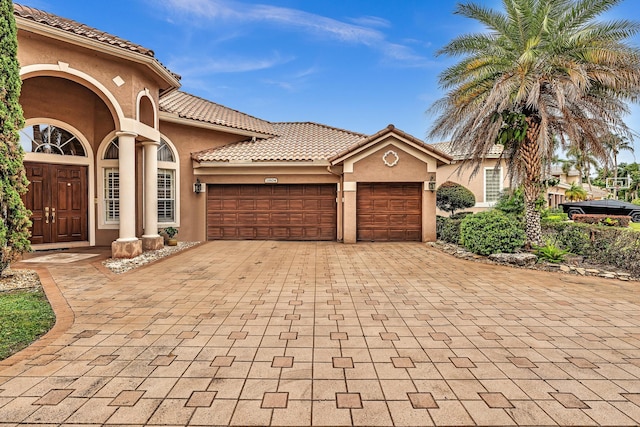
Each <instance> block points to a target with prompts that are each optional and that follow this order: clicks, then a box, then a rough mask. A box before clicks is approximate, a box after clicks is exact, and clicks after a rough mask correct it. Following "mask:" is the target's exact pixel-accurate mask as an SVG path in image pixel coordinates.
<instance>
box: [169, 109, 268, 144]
mask: <svg viewBox="0 0 640 427" xmlns="http://www.w3.org/2000/svg"><path fill="white" fill-rule="evenodd" d="M158 117H159V119H160V121H161V122H162V121H164V122H168V123H176V124H179V125H184V126H192V127H199V128H202V129H208V130H216V131H219V132H225V133H232V134H234V135H242V136H248V137H254V136H255V137H256V138H271V137H273V136H275V135H271V134H268V133H263V132H257V131H252V130H248V129H240V128H235V127H231V126H225V125H220V124H215V123H209V122H203V121H201V120H196V119H189V118H187V117H181V116H179V115H178V114H175V113H169V112H166V111H160V114H159V115H158Z"/></svg>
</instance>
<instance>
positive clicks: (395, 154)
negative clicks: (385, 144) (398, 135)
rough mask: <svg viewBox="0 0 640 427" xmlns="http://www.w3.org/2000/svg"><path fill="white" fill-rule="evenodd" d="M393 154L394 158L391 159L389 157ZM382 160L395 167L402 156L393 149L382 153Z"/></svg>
mask: <svg viewBox="0 0 640 427" xmlns="http://www.w3.org/2000/svg"><path fill="white" fill-rule="evenodd" d="M392 156H393V160H391V161H390V159H389V157H392ZM382 161H383V162H384V164H385V165H386V166H388V167H390V168H392V167H394V166H395V165H397V164H398V162H399V161H400V156H398V153H396V152H395V151H393V150H389V151H387V152H386V153H384V154H383V155H382Z"/></svg>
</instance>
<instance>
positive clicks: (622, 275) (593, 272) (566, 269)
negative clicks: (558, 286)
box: [428, 240, 640, 281]
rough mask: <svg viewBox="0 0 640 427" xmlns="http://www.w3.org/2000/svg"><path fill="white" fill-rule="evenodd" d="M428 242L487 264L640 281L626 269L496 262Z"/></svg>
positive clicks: (453, 253)
mask: <svg viewBox="0 0 640 427" xmlns="http://www.w3.org/2000/svg"><path fill="white" fill-rule="evenodd" d="M428 244H429V245H430V246H432V247H434V248H436V249H439V250H441V251H443V252H445V253H447V254H449V255H453V256H455V257H456V258H460V259H466V260H469V261H475V262H482V263H485V264H495V265H508V266H512V267H515V268H527V269H529V270H538V271H550V272H559V273H565V274H575V275H580V276H594V277H602V278H603V279H618V280H623V281H640V277H634V276H633V275H632V274H630V273H627V272H624V271H611V270H604V269H600V268H585V267H577V266H575V265H570V264H552V263H543V264H532V265H524V264H515V263H507V262H496V261H494V260H491V259H490V258H489V257H486V256H482V255H477V254H474V253H472V252H469V251H467V250H465V249H464V248H462V247H460V246H458V245H454V244H452V243H447V242H443V241H440V240H438V241H437V242H429V243H428Z"/></svg>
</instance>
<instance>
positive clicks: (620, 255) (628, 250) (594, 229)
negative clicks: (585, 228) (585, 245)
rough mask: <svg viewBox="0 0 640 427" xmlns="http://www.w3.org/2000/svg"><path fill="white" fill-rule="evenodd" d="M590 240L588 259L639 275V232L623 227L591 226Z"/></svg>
mask: <svg viewBox="0 0 640 427" xmlns="http://www.w3.org/2000/svg"><path fill="white" fill-rule="evenodd" d="M591 241H592V245H591V248H590V249H591V250H590V251H589V255H588V258H589V260H591V261H593V262H596V263H601V264H607V265H612V266H615V267H618V268H622V269H626V270H628V271H629V272H631V273H633V274H634V275H637V276H640V233H636V232H634V231H632V230H627V229H624V228H609V227H598V226H591Z"/></svg>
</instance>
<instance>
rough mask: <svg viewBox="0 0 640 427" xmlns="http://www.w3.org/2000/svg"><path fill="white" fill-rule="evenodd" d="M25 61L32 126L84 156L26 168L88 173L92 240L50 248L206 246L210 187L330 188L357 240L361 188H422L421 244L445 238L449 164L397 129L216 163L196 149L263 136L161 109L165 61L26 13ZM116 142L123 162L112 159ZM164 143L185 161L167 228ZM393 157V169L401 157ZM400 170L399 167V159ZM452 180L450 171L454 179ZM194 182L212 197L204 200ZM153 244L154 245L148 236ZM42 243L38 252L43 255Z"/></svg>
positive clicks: (347, 230) (128, 250)
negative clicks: (161, 208) (110, 180)
mask: <svg viewBox="0 0 640 427" xmlns="http://www.w3.org/2000/svg"><path fill="white" fill-rule="evenodd" d="M17 22H18V27H19V32H18V56H19V62H20V65H21V77H22V80H23V89H22V95H21V98H20V101H21V104H22V106H23V110H24V114H25V118H26V124H27V126H30V125H34V124H41V123H42V124H51V125H55V126H59V127H61V128H63V129H65V130H66V131H69V132H70V133H71V134H72V135H74V136H76V137H77V138H78V139H79V140H80V141H81V142H82V144H83V147H84V148H85V151H86V156H60V155H51V154H41V153H31V152H28V153H26V156H25V161H26V162H34V163H41V164H61V165H64V164H79V165H85V166H86V167H87V171H88V172H87V175H88V176H87V184H88V192H87V194H86V195H83V197H84V196H86V197H87V198H88V208H87V212H86V215H87V218H88V225H89V232H88V234H87V236H86V239H83V240H81V241H75V242H72V243H68V242H67V243H64V242H63V243H52V244H45V245H41V246H40V247H43V248H44V247H68V246H81V245H88V246H93V245H99V246H103V245H112V247H113V251H114V256H134V255H136V254H137V253H139V252H140V251H141V250H142V246H143V245H142V240H145V242H146V243H145V247H149V248H153V245H155V244H156V243H157V239H159V236H158V233H157V228H158V227H163V226H167V225H171V226H174V227H178V228H179V230H180V232H179V238H180V239H181V240H185V241H203V240H206V239H207V223H206V222H207V193H206V189H207V188H208V187H207V186H212V185H213V186H214V185H216V184H264V183H265V182H271V183H273V182H277V183H278V184H282V185H286V184H332V185H335V188H336V194H337V199H336V209H337V224H336V228H337V239H338V240H341V241H344V242H345V243H355V242H356V232H357V227H358V224H357V223H356V222H357V221H356V191H357V185H358V183H364V182H370V183H371V182H375V183H378V182H401V183H419V184H420V185H421V188H422V190H423V191H422V193H423V194H422V199H421V200H422V239H421V240H422V241H430V240H435V192H434V191H433V185H430V184H429V182H430V181H437V182H440V181H442V180H443V179H441V178H440V175H442V174H441V173H440V171H439V170H438V173H436V171H437V169H438V167H439V166H442V165H445V164H447V163H448V162H449V161H450V160H451V159H450V157H448V156H447V155H446V154H443V153H440V152H438V151H437V150H433V149H431V148H429V146H427V145H425V144H424V143H423V142H422V141H419V140H417V139H416V138H414V137H411V136H410V135H407V134H405V133H403V132H402V131H399V130H397V129H395V128H393V126H389V127H387V128H385V129H383V130H382V131H381V132H379V133H377V134H376V135H374V136H372V137H371V138H368V139H367V138H365V139H364V141H363V142H362V144H357V145H356V146H354V147H352V149H349V150H347V151H345V152H343V153H341V154H340V155H337V156H335V157H334V158H332V159H326V160H313V161H304V162H302V161H267V162H257V163H256V162H206V161H196V160H194V158H193V153H197V152H202V151H203V150H209V149H215V148H217V147H223V146H226V145H228V144H234V143H239V142H241V141H246V140H247V139H248V138H252V137H255V136H256V135H258V136H260V135H261V134H260V132H256V131H251V130H246V129H245V130H243V129H239V128H237V127H231V126H227V127H225V126H224V125H219V124H216V125H213V124H209V123H203V122H201V121H197V120H190V119H185V118H184V117H180V116H179V115H176V114H168V113H165V112H162V111H160V108H159V105H160V99H161V96H162V94H163V93H166V92H167V91H171V90H175V89H177V88H178V87H179V85H180V83H179V80H178V78H177V77H176V76H175V75H173V74H172V73H171V72H169V71H168V70H166V69H165V68H164V67H163V66H162V64H160V63H159V62H158V61H157V60H155V58H153V57H152V56H148V55H143V54H139V53H135V52H129V51H127V50H126V49H122V48H118V47H117V46H111V45H109V44H106V43H101V42H99V41H96V40H91V39H88V38H84V37H82V36H79V35H76V34H73V33H70V32H68V31H64V30H61V29H57V28H52V27H50V26H47V25H41V24H39V23H37V22H32V21H30V20H28V19H24V18H20V17H17ZM114 138H118V141H119V142H118V144H119V153H120V155H119V158H117V159H105V158H104V155H105V152H106V150H107V148H108V147H109V144H110V143H111V141H112V140H114ZM161 141H164V142H166V143H167V145H168V146H169V147H170V149H171V150H172V151H173V153H174V155H175V158H176V159H175V160H176V162H175V164H174V165H172V166H171V167H172V168H174V169H175V174H176V208H177V212H176V215H175V221H174V222H173V223H170V224H166V223H162V224H159V223H157V218H156V217H157V203H158V199H157V194H156V193H157V191H156V188H157V186H156V183H155V182H153V183H152V184H153V185H149V181H150V180H151V178H152V177H154V176H157V172H158V170H160V169H162V168H163V167H166V165H165V166H163V165H162V162H160V161H158V160H157V159H156V158H155V157H156V150H157V147H158V144H159V143H160V142H161ZM394 161H395V162H394ZM392 163H393V164H392ZM108 168H116V169H117V170H118V171H119V194H120V196H119V221H108V220H107V218H106V216H105V215H106V214H105V213H104V210H105V203H107V202H105V201H104V200H103V199H104V197H106V196H104V192H105V185H106V184H105V183H104V182H103V180H104V179H105V175H104V174H105V173H106V172H105V171H106V170H107V169H108ZM444 173H445V174H446V173H447V172H444ZM196 180H199V182H200V183H202V185H203V188H204V189H205V191H204V192H203V193H195V192H194V190H193V188H194V187H193V185H194V182H195V181H196ZM141 237H144V239H141ZM40 247H36V249H38V248H40Z"/></svg>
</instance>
